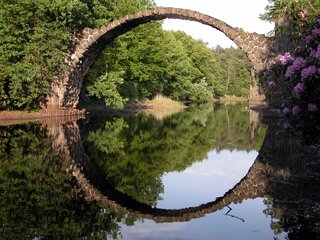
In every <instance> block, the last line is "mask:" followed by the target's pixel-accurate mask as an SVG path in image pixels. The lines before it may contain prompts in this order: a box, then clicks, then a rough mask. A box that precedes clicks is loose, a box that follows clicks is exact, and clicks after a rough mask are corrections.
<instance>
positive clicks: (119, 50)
mask: <svg viewBox="0 0 320 240" xmlns="http://www.w3.org/2000/svg"><path fill="white" fill-rule="evenodd" d="M106 65H107V71H108V72H109V73H112V72H118V71H121V72H123V73H124V74H123V75H122V77H123V79H124V82H123V84H122V85H121V86H119V88H118V90H119V92H114V94H115V95H119V93H120V95H121V96H122V97H125V98H129V99H130V100H131V101H132V100H136V99H144V98H152V97H154V96H155V95H156V94H158V93H162V94H164V95H166V96H169V97H171V98H173V99H175V100H180V101H185V100H187V101H195V102H206V101H209V100H211V99H213V98H214V97H216V98H217V97H220V96H222V95H225V94H234V95H237V96H245V97H246V96H248V93H249V82H250V71H249V64H248V60H247V58H246V56H245V55H244V54H243V53H242V51H241V50H239V49H233V48H232V49H226V50H224V49H221V48H217V49H216V50H214V51H212V50H210V49H208V47H207V45H206V44H205V43H204V42H202V41H196V40H194V39H193V38H192V37H190V36H188V35H187V34H186V33H184V32H181V31H177V32H174V31H164V30H162V29H161V25H160V23H159V22H153V23H149V24H145V25H142V26H139V27H137V28H136V29H134V30H132V31H130V32H128V33H126V34H124V35H122V36H120V37H119V38H118V39H116V40H115V41H114V42H113V43H111V44H110V45H109V46H108V47H107V48H106V50H105V51H104V52H103V53H102V54H101V55H100V57H99V58H98V59H97V61H96V62H95V63H94V65H93V67H92V69H91V70H90V72H89V74H88V75H87V77H86V81H85V85H86V86H87V89H90V86H91V85H94V82H95V81H96V79H99V81H100V80H101V78H100V76H101V75H102V74H104V72H105V69H106V67H105V66H106ZM225 68H228V70H225ZM110 97H111V96H110Z"/></svg>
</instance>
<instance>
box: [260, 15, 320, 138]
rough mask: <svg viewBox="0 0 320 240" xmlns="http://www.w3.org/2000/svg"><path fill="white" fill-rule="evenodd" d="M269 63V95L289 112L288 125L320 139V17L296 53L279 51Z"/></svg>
mask: <svg viewBox="0 0 320 240" xmlns="http://www.w3.org/2000/svg"><path fill="white" fill-rule="evenodd" d="M269 66H270V68H269V76H268V78H269V80H267V81H266V84H265V87H266V88H267V89H268V91H267V93H268V94H267V95H268V97H269V101H270V103H271V105H272V104H274V105H275V106H276V107H280V108H281V109H282V112H283V113H284V114H285V115H286V116H287V119H288V122H287V123H286V124H285V126H286V128H289V129H292V130H294V131H295V132H299V133H302V135H303V136H304V137H305V138H306V140H307V142H311V141H313V142H314V141H315V142H317V143H320V19H318V20H317V21H316V22H315V24H314V25H313V28H312V30H311V31H310V33H308V35H306V37H305V38H304V39H303V41H302V42H301V43H300V46H299V47H298V48H297V49H296V50H295V51H294V52H293V53H291V54H290V53H285V54H280V55H279V56H278V57H277V58H276V59H275V60H272V61H270V64H269ZM270 73H271V74H270ZM270 81H272V82H273V83H274V84H272V86H270V84H268V83H269V82H270ZM274 98H276V100H277V101H275V100H274Z"/></svg>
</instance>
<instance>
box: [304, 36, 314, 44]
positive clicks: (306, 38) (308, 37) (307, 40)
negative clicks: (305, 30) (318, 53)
mask: <svg viewBox="0 0 320 240" xmlns="http://www.w3.org/2000/svg"><path fill="white" fill-rule="evenodd" d="M305 40H306V42H307V43H310V42H312V41H313V36H312V35H307V36H306V37H305Z"/></svg>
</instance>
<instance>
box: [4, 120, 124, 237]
mask: <svg viewBox="0 0 320 240" xmlns="http://www.w3.org/2000/svg"><path fill="white" fill-rule="evenodd" d="M51 146H52V142H51V141H50V140H49V139H47V138H45V137H44V134H43V132H42V130H41V129H40V126H39V125H38V124H28V125H21V126H10V127H1V128H0V159H1V160H0V191H1V194H0V223H1V233H0V238H1V239H35V238H38V239H106V238H107V237H110V238H113V239H116V238H117V237H118V232H119V226H118V222H119V221H120V220H121V219H122V218H123V217H124V216H121V215H120V214H117V213H115V212H114V210H110V209H101V207H99V206H98V204H97V203H96V202H86V201H84V200H83V199H82V198H81V194H82V193H81V192H79V191H75V190H76V189H75V188H74V182H73V180H72V177H71V176H70V175H69V174H68V173H67V171H66V167H68V165H67V164H66V163H64V161H63V159H59V158H58V157H57V155H56V153H55V152H54V150H53V149H52V147H51Z"/></svg>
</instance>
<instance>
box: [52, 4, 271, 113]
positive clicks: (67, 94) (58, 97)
mask: <svg viewBox="0 0 320 240" xmlns="http://www.w3.org/2000/svg"><path fill="white" fill-rule="evenodd" d="M166 18H174V19H183V20H190V21H196V22H199V23H202V24H205V25H208V26H211V27H213V28H214V29H217V30H218V31H220V32H222V33H224V34H225V35H226V36H227V37H228V38H229V39H231V40H232V41H233V42H234V43H235V44H236V45H237V46H238V47H239V48H240V49H242V50H243V51H244V52H245V54H246V55H247V57H248V59H249V61H250V62H251V64H252V68H253V70H254V73H253V74H252V81H251V86H250V87H251V88H250V98H256V97H258V87H257V84H256V82H255V78H254V75H255V74H259V73H260V72H261V71H263V70H264V69H265V67H266V61H267V59H268V58H269V57H270V54H271V53H272V52H273V49H274V41H273V39H272V38H268V37H266V36H265V35H261V34H257V33H249V32H246V31H244V30H243V29H241V28H236V27H232V26H230V25H228V24H227V23H225V22H223V21H221V20H218V19H216V18H214V17H211V16H208V15H205V14H202V13H199V12H195V11H192V10H187V9H178V8H164V7H159V8H154V9H147V10H144V11H142V12H139V13H136V14H132V15H127V16H125V17H123V18H121V19H119V20H115V21H113V22H111V23H109V24H108V25H106V26H103V27H102V28H100V29H89V28H85V29H84V30H83V33H82V36H81V37H80V38H79V39H78V40H77V41H76V45H75V46H74V51H73V52H72V53H70V56H69V57H68V58H67V63H68V65H69V67H68V70H66V71H63V72H61V73H60V74H59V76H57V78H56V79H55V80H54V81H53V83H52V86H51V94H50V96H48V97H47V99H46V107H47V108H75V107H76V105H77V103H78V101H79V94H80V90H81V87H82V82H83V79H84V77H85V75H86V74H87V72H88V70H89V69H90V66H91V64H92V63H93V62H94V60H95V58H96V57H97V56H98V55H99V54H100V52H101V51H102V50H103V49H104V48H105V47H106V46H107V45H108V43H110V42H112V41H113V40H114V39H115V38H117V37H118V36H120V35H122V34H124V33H126V32H128V31H130V30H131V29H133V28H135V27H137V26H139V25H141V24H144V23H147V22H150V21H153V20H162V19H166Z"/></svg>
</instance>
